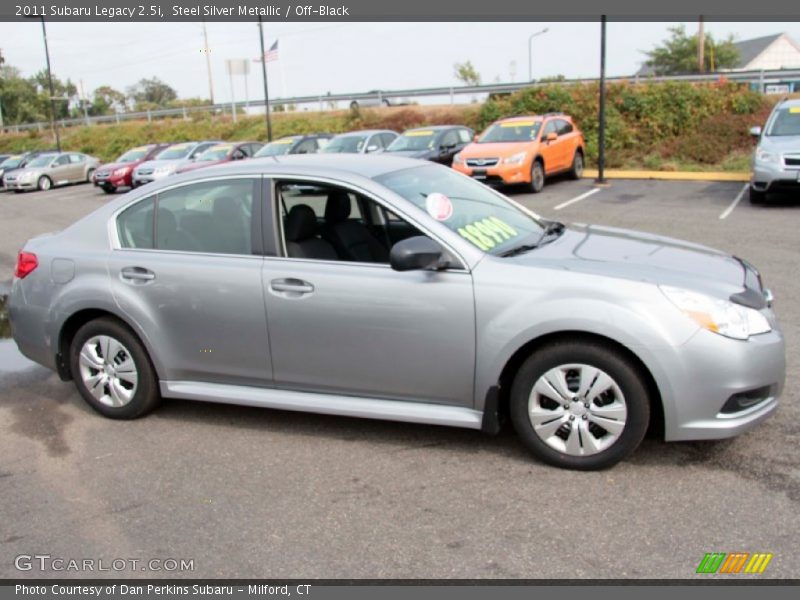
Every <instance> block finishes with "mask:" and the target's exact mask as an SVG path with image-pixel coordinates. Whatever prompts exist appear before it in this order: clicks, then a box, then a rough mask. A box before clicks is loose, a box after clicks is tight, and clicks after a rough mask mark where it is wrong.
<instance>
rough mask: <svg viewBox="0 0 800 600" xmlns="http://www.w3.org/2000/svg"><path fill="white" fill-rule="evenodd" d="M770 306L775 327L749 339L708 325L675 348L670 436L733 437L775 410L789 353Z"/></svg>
mask: <svg viewBox="0 0 800 600" xmlns="http://www.w3.org/2000/svg"><path fill="white" fill-rule="evenodd" d="M768 312H769V313H770V322H771V323H772V326H773V330H772V331H770V332H768V333H764V334H760V335H755V336H752V337H751V338H750V339H749V340H747V341H742V340H733V339H729V338H726V337H724V336H721V335H718V334H716V333H711V332H709V331H706V330H705V329H702V330H700V331H698V332H697V333H696V334H695V335H694V336H693V337H692V338H691V339H690V340H689V341H688V342H686V343H685V344H683V345H682V346H680V347H678V348H672V349H670V351H669V352H670V354H671V357H670V358H668V360H667V361H666V362H667V363H671V365H670V366H669V367H668V368H669V371H670V386H669V387H670V388H671V389H670V390H669V396H670V400H667V399H666V398H665V399H664V400H665V402H664V416H665V423H664V425H665V431H664V433H665V439H666V440H667V441H684V440H711V439H722V438H728V437H733V436H736V435H739V434H740V433H743V432H745V431H747V430H749V429H752V428H753V427H755V426H756V425H758V424H759V423H761V422H763V421H764V420H765V419H767V418H768V417H769V416H770V415H772V414H773V413H774V412H775V410H776V409H777V408H778V398H779V396H780V395H781V393H782V392H783V387H784V381H785V378H786V354H785V343H784V338H783V334H782V333H781V331H780V330H779V329H777V322H776V321H775V319H774V315H772V314H771V311H768ZM662 392H663V390H662ZM740 398H741V399H742V401H741V404H740V403H739V401H738V399H740Z"/></svg>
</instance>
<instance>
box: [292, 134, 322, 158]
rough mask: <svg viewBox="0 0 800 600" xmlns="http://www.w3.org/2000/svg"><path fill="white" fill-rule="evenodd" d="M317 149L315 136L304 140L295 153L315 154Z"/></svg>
mask: <svg viewBox="0 0 800 600" xmlns="http://www.w3.org/2000/svg"><path fill="white" fill-rule="evenodd" d="M316 151H317V143H316V142H315V141H314V138H309V139H307V140H303V141H302V142H300V143H299V144H298V145H297V148H295V151H294V153H295V154H313V153H314V152H316Z"/></svg>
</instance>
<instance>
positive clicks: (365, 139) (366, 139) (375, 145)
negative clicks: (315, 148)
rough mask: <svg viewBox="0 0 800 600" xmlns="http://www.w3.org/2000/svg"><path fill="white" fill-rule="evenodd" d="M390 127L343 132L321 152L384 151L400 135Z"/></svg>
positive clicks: (353, 152) (362, 152) (361, 152)
mask: <svg viewBox="0 0 800 600" xmlns="http://www.w3.org/2000/svg"><path fill="white" fill-rule="evenodd" d="M398 135H399V134H398V133H397V132H396V131H391V130H389V129H365V130H362V131H351V132H349V133H341V134H339V135H337V136H336V137H334V138H333V139H332V140H331V141H330V142H328V145H327V146H325V147H324V148H323V149H322V150H320V152H323V153H328V154H372V153H375V152H383V151H384V150H386V148H388V147H389V144H391V143H392V142H393V141H395V140H396V139H397V137H398Z"/></svg>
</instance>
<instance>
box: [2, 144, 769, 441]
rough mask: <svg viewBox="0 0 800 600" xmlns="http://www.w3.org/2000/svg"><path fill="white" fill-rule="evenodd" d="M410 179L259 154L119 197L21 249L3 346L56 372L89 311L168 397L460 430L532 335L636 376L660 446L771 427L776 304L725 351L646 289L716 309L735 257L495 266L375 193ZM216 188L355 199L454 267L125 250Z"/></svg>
mask: <svg viewBox="0 0 800 600" xmlns="http://www.w3.org/2000/svg"><path fill="white" fill-rule="evenodd" d="M426 165H427V163H426ZM419 166H420V163H419V161H415V160H411V159H404V158H399V157H392V156H386V155H384V156H378V157H365V156H359V155H324V154H316V155H306V156H299V157H298V156H292V157H282V158H280V159H278V160H275V159H272V158H264V159H253V160H249V161H240V162H234V163H229V164H227V165H222V166H217V167H210V168H208V169H204V170H202V171H200V172H197V173H187V174H182V175H177V176H175V177H170V178H169V180H167V181H161V182H156V183H153V184H152V186H148V187H147V188H145V189H137V190H135V191H133V192H129V193H128V194H126V195H124V196H122V197H120V198H117V199H115V200H112V201H111V202H110V203H108V204H107V205H105V206H102V207H101V208H99V209H98V210H97V211H95V212H94V213H92V214H91V215H89V216H87V217H85V218H84V219H82V220H80V221H78V222H77V223H75V224H73V225H72V226H70V227H69V228H67V229H66V230H64V231H63V232H61V233H59V234H55V235H50V236H43V237H39V238H35V239H33V240H31V241H29V242H28V244H27V245H26V247H25V249H26V250H27V251H30V252H34V253H37V255H38V256H39V260H40V267H39V268H38V269H37V270H35V271H34V272H33V273H31V274H30V275H28V277H26V278H25V279H23V280H19V279H15V280H14V282H13V284H12V292H11V301H10V303H9V305H10V306H9V312H10V317H11V323H12V330H13V336H14V339H15V340H16V341H17V344H18V345H19V347H20V349H21V350H22V352H23V353H24V354H26V355H27V356H29V357H30V358H32V359H33V360H36V361H38V362H40V363H42V364H44V365H46V366H48V367H50V368H55V367H56V366H57V365H56V355H57V354H58V352H59V347H58V344H59V336H60V334H61V331H62V328H63V326H64V323H65V322H66V321H67V319H69V318H70V317H71V316H73V315H75V314H76V313H78V312H79V311H83V310H95V311H96V310H101V311H105V312H108V313H110V314H113V315H116V316H117V317H119V318H120V319H122V320H124V321H125V322H126V323H128V324H129V325H130V327H131V328H132V329H133V330H134V331H135V332H136V333H137V335H138V336H139V337H140V339H141V340H142V342H143V344H144V345H145V347H146V348H147V350H148V352H149V353H150V356H151V358H152V361H153V364H154V367H155V369H156V372H157V373H158V376H159V378H160V380H161V382H162V392H163V393H164V395H165V396H170V397H190V398H195V399H198V400H213V401H220V402H231V403H237V404H249V405H254V406H272V407H275V408H285V409H296V410H307V411H314V412H326V413H331V414H342V415H351V416H363V417H371V418H385V419H396V420H403V421H411V422H426V423H438V424H447V425H455V426H462V427H473V428H474V427H477V421H478V419H477V415H483V414H484V413H485V411H486V410H489V409H491V408H492V407H491V406H487V404H486V402H487V399H488V398H490V397H491V395H492V390H493V389H496V387H497V386H498V382H499V381H500V376H501V374H502V373H503V369H504V368H505V366H506V365H507V364H509V361H510V360H511V359H512V357H514V356H515V354H516V353H517V352H519V351H521V349H524V348H525V347H526V345H529V344H531V343H535V342H536V341H537V340H541V339H544V338H546V336H551V335H562V336H563V335H567V336H574V335H586V334H591V335H594V336H600V337H603V338H606V339H608V340H611V341H613V342H614V343H616V344H618V345H620V346H622V347H624V348H625V349H627V351H628V352H629V353H630V354H632V355H633V357H635V359H636V360H638V361H639V362H640V363H641V364H642V365H643V366H644V367H645V368H646V370H647V372H648V373H649V374H650V375H651V377H652V380H653V382H654V384H655V386H656V388H657V390H658V395H659V398H660V400H661V404H662V407H663V413H664V430H665V437H666V439H667V440H686V439H706V438H708V439H710V438H721V437H727V436H731V435H736V434H738V433H740V432H741V431H744V430H746V429H748V428H750V427H752V426H754V425H755V424H756V423H758V422H761V421H762V420H763V419H764V418H766V417H767V416H769V415H770V414H771V413H772V412H774V410H775V409H776V406H777V398H778V397H779V395H780V394H781V392H782V389H783V385H784V376H785V354H784V340H783V336H782V333H781V332H780V329H779V327H778V323H777V320H776V318H775V315H774V313H773V311H772V309H771V308H770V307H768V306H767V307H764V308H762V309H760V310H761V312H762V314H764V316H765V317H766V318H767V319H768V320H769V322H770V323H771V325H772V331H770V332H768V333H765V334H760V335H754V336H751V337H750V339H748V340H746V341H743V340H734V339H729V338H726V337H723V336H721V335H718V334H714V333H711V332H709V331H706V330H705V329H702V328H701V327H700V326H699V325H697V324H696V323H695V322H694V321H693V320H691V319H689V318H688V317H687V316H686V315H685V314H684V313H682V312H681V311H680V310H678V309H677V308H676V307H675V306H674V305H673V304H672V303H670V302H669V301H668V300H667V299H666V297H665V296H664V294H663V293H662V292H661V290H660V289H659V287H658V286H659V285H664V284H667V285H670V286H675V287H682V288H685V289H690V290H694V291H698V292H702V293H706V294H709V295H712V296H714V297H721V298H728V297H729V296H730V295H731V294H734V293H737V292H741V291H742V289H743V287H744V280H745V269H744V267H743V265H742V263H741V262H740V261H738V260H737V259H735V258H733V257H731V256H729V255H727V254H725V253H722V252H718V251H716V250H712V249H709V248H706V247H704V246H700V245H697V244H691V243H688V242H682V241H679V240H674V239H670V238H664V237H660V236H655V235H648V234H643V233H638V232H632V231H625V230H617V229H611V228H605V227H592V226H570V227H568V228H567V230H566V231H565V232H564V234H563V235H561V236H560V237H559V238H558V239H557V240H555V241H553V242H552V243H550V244H547V245H546V246H543V247H542V248H539V249H538V250H536V251H533V252H528V253H525V254H522V255H519V256H515V257H510V258H500V257H496V256H492V255H489V254H486V253H484V252H482V251H480V250H478V249H477V248H476V247H474V246H473V245H472V244H470V243H469V242H467V241H466V240H464V239H463V238H462V237H461V236H459V235H458V234H456V233H455V232H453V231H451V230H450V229H449V228H447V227H446V226H445V225H443V224H442V223H440V222H438V221H436V220H435V219H432V218H430V217H429V215H428V214H427V213H426V212H425V211H424V210H422V209H420V208H418V207H417V206H416V205H414V204H412V203H410V202H408V201H406V200H405V199H403V198H402V197H400V196H398V195H397V194H395V193H393V192H392V191H390V190H388V189H387V188H385V187H384V186H382V185H381V184H379V183H378V182H377V181H375V179H374V177H377V176H379V175H381V174H383V173H388V172H392V171H397V170H400V169H405V168H412V167H419ZM426 168H445V167H431V166H430V165H428V166H427V167H426ZM223 177H230V178H242V177H249V178H253V177H255V178H278V179H281V180H285V179H300V180H303V181H312V182H328V183H336V184H339V185H342V186H346V187H349V188H351V189H353V190H356V191H358V192H360V193H362V194H364V195H367V196H368V197H370V198H372V199H374V200H376V201H378V202H380V203H382V204H383V205H385V206H386V207H387V208H388V209H390V210H391V211H393V212H395V213H396V214H397V215H398V216H400V217H402V218H404V219H406V220H408V221H409V222H410V223H411V224H413V225H415V226H417V227H419V228H420V229H421V230H422V231H423V232H424V233H426V234H427V235H429V236H430V237H432V238H433V239H435V240H437V241H438V242H439V243H441V244H442V246H444V247H445V249H446V250H447V251H448V252H450V253H452V255H453V256H454V257H456V258H457V259H458V261H459V262H460V263H461V264H460V268H457V269H455V270H452V271H438V272H431V271H410V272H397V271H394V270H392V269H391V268H389V267H388V266H387V265H382V264H373V263H343V262H338V261H322V260H301V259H292V258H283V257H275V256H250V255H248V256H232V255H214V254H199V253H195V252H191V253H190V252H186V253H184V252H165V251H160V250H133V249H122V248H120V245H119V240H118V239H117V232H116V226H115V222H116V216H117V215H118V214H119V213H120V212H121V211H122V210H124V209H125V208H126V207H127V206H130V205H131V204H133V203H135V202H137V201H139V200H141V199H143V198H146V197H149V196H151V195H152V194H153V193H157V192H159V191H164V190H167V189H170V188H173V187H177V186H182V185H185V184H187V183H190V182H200V181H205V180H217V179H219V178H223ZM514 204H516V203H514ZM528 212H530V211H528ZM278 221H280V220H278ZM132 265H136V266H145V267H148V268H150V269H152V270H153V271H154V272H156V273H157V277H156V279H155V281H154V282H153V283H152V285H147V286H135V285H131V284H129V283H125V282H123V281H122V280H121V279H120V276H119V274H120V271H121V269H122V268H123V267H124V266H132ZM285 278H293V279H299V280H302V281H307V282H310V283H311V284H312V285H313V294H310V295H306V296H304V297H302V298H297V297H295V298H289V297H286V295H285V294H284V293H283V292H282V290H281V289H280V286H278V287H277V288H276V287H275V286H274V282H275V281H276V280H281V279H285ZM207 349H213V350H214V351H213V352H204V350H207ZM765 386H766V387H769V390H770V392H769V397H768V398H765V399H764V400H763V401H761V402H759V403H758V404H757V405H756V406H754V407H752V408H750V409H748V410H744V411H741V412H738V413H735V414H732V415H729V414H723V413H722V412H721V409H722V406H723V404H725V402H726V401H727V400H728V398H729V397H730V396H731V395H733V394H737V393H740V392H746V391H748V390H752V389H755V388H762V387H765ZM381 407H383V408H381Z"/></svg>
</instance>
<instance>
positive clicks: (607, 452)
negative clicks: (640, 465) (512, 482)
mask: <svg viewBox="0 0 800 600" xmlns="http://www.w3.org/2000/svg"><path fill="white" fill-rule="evenodd" d="M576 373H577V377H576ZM564 375H566V376H564ZM596 376H597V377H598V379H597V381H598V382H604V383H605V385H603V383H600V385H601V386H602V387H598V384H595V383H592V384H591V385H589V384H588V382H589V381H594V378H595V377H596ZM559 377H560V385H559ZM548 381H556V385H555V386H554V385H550V384H549V383H548ZM583 386H587V387H586V388H584V387H583ZM556 388H560V391H559V390H557V389H556ZM583 389H586V390H587V392H586V393H587V394H589V397H587V396H586V394H584V395H583V399H584V400H588V401H587V402H582V401H580V398H581V396H580V395H579V393H580V392H581V391H582V390H583ZM540 392H544V393H540ZM551 396H556V398H555V399H553V398H551ZM565 396H566V397H565ZM576 398H578V399H576ZM587 407H588V408H587ZM510 412H511V422H512V423H513V425H514V429H515V431H516V432H517V435H518V436H519V437H520V439H521V440H522V442H523V443H524V444H525V445H526V446H527V447H528V449H529V450H530V451H531V452H532V453H533V454H534V455H535V456H536V457H537V458H538V459H540V460H542V461H543V462H545V463H547V464H550V465H553V466H556V467H561V468H565V469H577V470H582V471H590V470H597V469H606V468H608V467H611V466H613V465H615V464H616V463H618V462H619V461H621V460H623V459H624V458H626V457H627V456H629V455H630V454H631V453H632V452H633V451H634V450H635V449H636V448H637V447H638V446H639V444H640V443H641V441H642V439H643V438H644V436H645V433H646V432H647V427H648V424H649V421H650V399H649V395H648V392H647V386H646V385H645V384H644V382H643V381H642V378H641V376H640V375H639V373H638V371H637V370H636V368H635V367H634V366H633V365H632V364H631V362H630V361H629V360H628V359H627V358H626V357H625V356H624V355H622V354H621V353H620V352H618V351H617V350H614V349H613V348H611V347H608V346H606V345H603V344H600V343H592V342H589V343H587V342H569V341H565V342H557V343H554V344H551V345H549V346H545V347H543V348H541V349H539V350H537V351H536V352H534V353H533V354H531V356H529V357H528V359H527V360H526V361H525V362H524V363H523V364H522V366H521V367H520V369H519V371H518V372H517V375H516V377H515V379H514V383H513V385H512V387H511V402H510ZM611 417H613V419H612V418H611ZM534 422H536V423H537V427H536V428H534V425H533V423H534ZM620 422H621V427H620ZM576 423H577V425H576ZM612 425H613V427H612ZM606 427H607V428H608V429H605V428H606Z"/></svg>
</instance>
